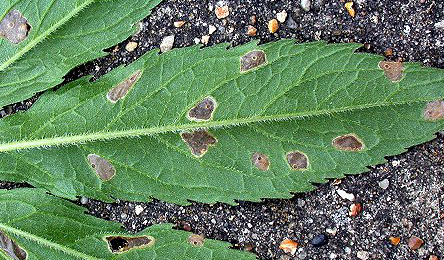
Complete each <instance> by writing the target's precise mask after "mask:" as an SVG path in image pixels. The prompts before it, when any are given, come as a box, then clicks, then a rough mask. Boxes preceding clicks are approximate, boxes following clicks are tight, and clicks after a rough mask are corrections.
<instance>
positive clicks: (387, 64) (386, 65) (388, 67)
mask: <svg viewBox="0 0 444 260" xmlns="http://www.w3.org/2000/svg"><path fill="white" fill-rule="evenodd" d="M379 68H380V69H382V70H384V74H385V76H386V77H387V78H388V79H389V80H390V81H391V82H396V81H400V80H401V78H402V76H403V74H402V71H403V70H404V67H403V66H402V62H400V61H380V62H379Z"/></svg>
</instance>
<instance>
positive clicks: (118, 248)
mask: <svg viewBox="0 0 444 260" xmlns="http://www.w3.org/2000/svg"><path fill="white" fill-rule="evenodd" d="M105 239H106V241H107V242H108V248H109V250H110V251H111V252H113V253H123V252H126V251H128V250H131V249H135V248H146V247H150V246H153V245H154V242H155V239H154V237H152V236H140V237H127V236H107V237H105Z"/></svg>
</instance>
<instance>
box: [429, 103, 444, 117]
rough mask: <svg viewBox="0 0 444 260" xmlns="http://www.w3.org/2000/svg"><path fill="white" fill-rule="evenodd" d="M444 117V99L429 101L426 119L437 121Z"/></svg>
mask: <svg viewBox="0 0 444 260" xmlns="http://www.w3.org/2000/svg"><path fill="white" fill-rule="evenodd" d="M443 118H444V100H436V101H432V102H429V103H427V106H426V107H425V109H424V119H425V120H427V121H436V120H441V119H443Z"/></svg>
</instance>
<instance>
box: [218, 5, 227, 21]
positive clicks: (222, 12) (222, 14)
mask: <svg viewBox="0 0 444 260" xmlns="http://www.w3.org/2000/svg"><path fill="white" fill-rule="evenodd" d="M214 13H215V14H216V17H217V19H223V18H226V17H227V16H228V15H230V11H229V10H228V5H224V6H216V9H214Z"/></svg>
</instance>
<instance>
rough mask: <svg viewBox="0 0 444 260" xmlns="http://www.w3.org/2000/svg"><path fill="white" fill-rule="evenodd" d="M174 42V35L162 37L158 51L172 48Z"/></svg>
mask: <svg viewBox="0 0 444 260" xmlns="http://www.w3.org/2000/svg"><path fill="white" fill-rule="evenodd" d="M173 44H174V35H169V36H166V37H165V38H163V40H162V43H161V44H160V51H161V52H166V51H169V50H171V49H172V48H173Z"/></svg>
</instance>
